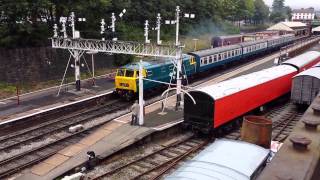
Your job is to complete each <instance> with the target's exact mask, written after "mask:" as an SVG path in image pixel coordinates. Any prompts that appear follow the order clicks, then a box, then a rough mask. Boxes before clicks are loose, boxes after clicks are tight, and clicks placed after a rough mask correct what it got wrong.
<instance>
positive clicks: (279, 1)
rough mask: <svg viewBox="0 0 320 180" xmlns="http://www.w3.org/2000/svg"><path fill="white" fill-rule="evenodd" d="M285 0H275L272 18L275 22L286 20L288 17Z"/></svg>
mask: <svg viewBox="0 0 320 180" xmlns="http://www.w3.org/2000/svg"><path fill="white" fill-rule="evenodd" d="M286 14H287V13H286V8H285V6H284V0H273V3H272V12H271V15H270V20H271V21H272V22H274V23H278V22H280V21H284V20H285V19H286V17H287V15H286Z"/></svg>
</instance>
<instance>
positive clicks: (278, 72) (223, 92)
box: [195, 65, 296, 100]
mask: <svg viewBox="0 0 320 180" xmlns="http://www.w3.org/2000/svg"><path fill="white" fill-rule="evenodd" d="M295 71H296V69H295V68H294V67H292V66H286V65H281V66H275V67H272V68H268V69H264V70H261V71H258V72H254V73H251V74H247V75H243V76H239V77H236V78H233V79H230V80H226V81H222V82H220V83H217V84H213V85H210V86H206V87H201V88H198V89H196V90H195V91H201V92H204V93H206V94H208V95H210V96H211V97H213V98H214V99H215V100H217V99H220V98H222V97H225V96H228V95H231V94H234V93H237V92H239V91H242V90H245V89H248V88H250V87H253V86H256V85H258V84H262V83H265V82H267V81H270V80H273V79H276V78H278V77H281V76H284V75H286V74H289V73H292V72H295Z"/></svg>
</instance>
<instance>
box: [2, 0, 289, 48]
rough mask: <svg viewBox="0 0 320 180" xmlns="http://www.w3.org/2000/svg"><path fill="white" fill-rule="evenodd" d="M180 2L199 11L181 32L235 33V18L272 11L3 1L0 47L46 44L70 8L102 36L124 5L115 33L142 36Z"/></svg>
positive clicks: (230, 0)
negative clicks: (104, 26)
mask: <svg viewBox="0 0 320 180" xmlns="http://www.w3.org/2000/svg"><path fill="white" fill-rule="evenodd" d="M276 1H283V0H276ZM176 5H180V7H181V9H182V10H183V11H182V13H184V12H188V13H194V14H196V19H194V20H188V19H182V20H181V27H183V28H181V31H180V33H181V34H182V35H187V34H196V33H201V32H212V33H219V32H223V33H224V34H228V33H237V32H239V30H238V28H235V27H234V25H233V24H235V22H237V21H241V20H245V21H246V22H251V19H253V20H254V22H259V23H263V22H264V21H265V19H266V18H264V17H266V16H268V11H267V10H266V9H267V7H266V6H265V4H264V3H263V2H262V0H201V1H196V0H170V1H163V0H161V1H159V0H148V1H146V0H73V1H71V0H17V1H12V0H3V2H2V4H1V6H0V12H2V14H1V17H0V24H1V26H0V46H1V47H12V48H14V47H25V46H43V45H47V44H48V37H50V36H52V33H53V32H52V26H53V25H54V24H58V25H60V23H59V19H60V17H62V16H64V17H65V16H69V15H70V12H72V11H74V12H75V14H76V16H77V17H85V18H86V19H87V21H86V22H76V28H77V30H79V31H80V32H81V37H84V38H101V35H100V32H99V30H100V20H101V18H104V19H105V20H106V23H107V25H110V15H111V13H112V12H114V13H115V14H116V15H118V14H119V13H120V12H121V11H122V9H124V8H125V9H127V13H126V14H125V15H124V16H123V17H122V18H120V17H118V16H117V24H116V29H117V37H118V38H119V39H126V40H143V38H144V37H143V24H144V22H145V20H149V21H150V27H154V26H155V19H156V16H157V13H161V16H162V19H163V20H166V19H170V20H173V19H174V17H175V8H176ZM217 27H218V28H217ZM59 28H60V27H59ZM68 29H70V28H68ZM174 31H175V30H174V27H173V26H172V25H171V26H169V25H163V26H162V29H161V39H162V40H164V41H167V40H169V39H173V37H174V34H175V33H174ZM106 32H107V34H106V37H107V38H110V36H111V34H110V31H108V30H107V31H106ZM68 33H69V34H70V32H68ZM150 38H151V39H153V40H154V39H155V38H156V34H155V32H154V31H150Z"/></svg>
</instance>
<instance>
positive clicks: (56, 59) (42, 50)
mask: <svg viewBox="0 0 320 180" xmlns="http://www.w3.org/2000/svg"><path fill="white" fill-rule="evenodd" d="M69 56H70V53H69V52H68V51H67V50H61V49H53V48H51V47H35V48H19V49H4V48H2V49H0V63H1V64H0V81H3V82H10V83H16V82H20V83H21V82H22V83H27V82H39V81H47V80H55V79H60V78H62V76H63V73H64V70H65V68H66V65H67V62H68V59H69ZM84 57H85V59H86V61H87V62H88V65H89V66H90V68H91V55H87V54H85V56H84ZM94 59H95V68H96V69H99V68H106V67H107V68H108V67H110V68H112V64H113V62H112V61H113V57H112V56H107V55H104V54H97V55H94ZM73 62H74V61H73V59H72V60H71V63H73ZM81 63H84V60H83V58H82V59H81ZM81 71H82V72H87V68H86V66H85V67H81ZM73 73H74V69H73V68H71V67H70V66H69V68H68V75H70V76H72V75H73Z"/></svg>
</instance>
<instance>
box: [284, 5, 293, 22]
mask: <svg viewBox="0 0 320 180" xmlns="http://www.w3.org/2000/svg"><path fill="white" fill-rule="evenodd" d="M285 12H286V16H287V19H288V20H291V18H292V9H291V8H290V7H289V6H286V7H285Z"/></svg>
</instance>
